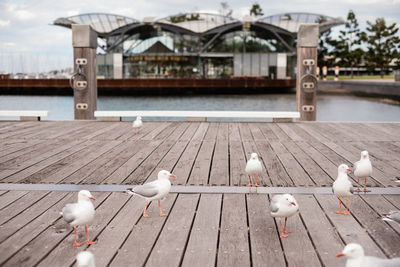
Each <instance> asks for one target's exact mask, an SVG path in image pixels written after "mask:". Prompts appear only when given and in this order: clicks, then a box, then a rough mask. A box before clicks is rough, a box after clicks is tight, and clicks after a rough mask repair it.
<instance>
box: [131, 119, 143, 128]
mask: <svg viewBox="0 0 400 267" xmlns="http://www.w3.org/2000/svg"><path fill="white" fill-rule="evenodd" d="M142 126H143V122H142V117H140V116H137V117H136V120H135V121H134V122H133V124H132V127H133V128H137V130H136V132H138V131H139V128H140V127H142Z"/></svg>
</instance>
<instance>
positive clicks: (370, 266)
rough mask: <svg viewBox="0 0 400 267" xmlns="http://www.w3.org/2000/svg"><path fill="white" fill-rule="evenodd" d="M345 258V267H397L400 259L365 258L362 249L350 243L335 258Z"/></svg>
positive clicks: (399, 264)
mask: <svg viewBox="0 0 400 267" xmlns="http://www.w3.org/2000/svg"><path fill="white" fill-rule="evenodd" d="M342 256H346V258H347V261H346V267H395V266H397V267H399V266H400V258H393V259H380V258H377V257H373V256H365V255H364V249H363V248H362V247H361V246H360V245H359V244H356V243H350V244H348V245H347V246H345V247H344V249H343V251H342V252H341V253H339V254H337V255H336V257H337V258H339V257H342Z"/></svg>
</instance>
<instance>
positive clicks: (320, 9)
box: [0, 0, 400, 73]
mask: <svg viewBox="0 0 400 267" xmlns="http://www.w3.org/2000/svg"><path fill="white" fill-rule="evenodd" d="M220 2H221V1H211V0H202V1H187V0H165V1H160V0H151V1H149V0H135V1H132V0H86V1H85V0H0V73H1V72H21V71H24V72H33V71H34V72H36V71H47V70H49V69H59V68H65V67H70V66H72V45H71V30H70V29H67V28H63V27H59V26H53V25H51V24H52V23H53V21H54V20H55V19H57V18H59V17H68V16H72V15H77V14H82V13H90V12H104V13H113V14H119V15H125V16H128V17H132V18H135V19H138V20H142V19H143V17H148V16H155V17H157V18H162V17H166V16H168V15H174V14H178V13H182V12H192V11H200V12H201V11H206V12H218V10H219V9H220ZM227 2H228V4H229V6H230V8H231V9H233V17H235V18H241V17H242V16H243V15H246V14H248V12H249V9H250V7H251V5H252V4H253V3H255V2H256V1H243V0H228V1H227ZM258 3H259V4H260V6H261V7H262V9H263V12H264V15H273V14H279V13H286V12H311V13H319V14H324V15H328V16H333V17H342V18H344V19H345V18H346V15H347V12H348V11H349V10H350V9H352V10H353V11H354V12H355V14H356V16H357V18H358V20H359V22H360V24H361V26H362V27H365V25H366V21H367V20H369V21H374V20H375V19H376V18H377V17H384V18H385V19H386V21H387V22H388V23H394V22H395V23H400V0H335V1H332V0H319V1H314V0H313V1H311V0H284V1H276V0H274V1H270V0H268V1H258Z"/></svg>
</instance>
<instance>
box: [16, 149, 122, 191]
mask: <svg viewBox="0 0 400 267" xmlns="http://www.w3.org/2000/svg"><path fill="white" fill-rule="evenodd" d="M119 143H120V141H110V142H106V143H102V142H97V143H94V144H93V145H91V146H90V147H88V148H85V149H84V150H81V151H79V154H78V155H76V153H75V154H73V155H71V156H68V157H66V158H64V159H62V160H61V161H58V162H57V163H55V164H52V165H50V166H49V167H47V168H45V169H43V170H41V171H39V172H36V173H35V174H33V175H31V176H29V177H27V178H25V179H23V180H21V181H20V182H22V183H37V182H39V181H40V182H42V183H58V182H60V181H62V180H63V179H64V178H65V177H67V176H69V175H71V174H72V173H74V172H76V171H77V170H79V169H80V168H82V167H83V166H85V165H86V164H88V163H90V162H91V161H93V160H94V159H96V158H97V157H99V156H101V155H102V154H104V153H106V152H107V151H109V150H110V149H112V148H113V147H114V146H115V145H117V144H119Z"/></svg>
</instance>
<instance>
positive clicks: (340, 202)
mask: <svg viewBox="0 0 400 267" xmlns="http://www.w3.org/2000/svg"><path fill="white" fill-rule="evenodd" d="M339 207H340V209H339V210H338V211H336V213H338V214H340V213H343V211H342V200H341V199H340V198H339Z"/></svg>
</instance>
